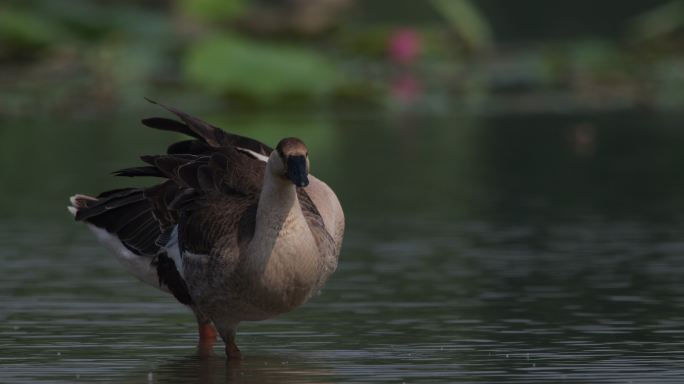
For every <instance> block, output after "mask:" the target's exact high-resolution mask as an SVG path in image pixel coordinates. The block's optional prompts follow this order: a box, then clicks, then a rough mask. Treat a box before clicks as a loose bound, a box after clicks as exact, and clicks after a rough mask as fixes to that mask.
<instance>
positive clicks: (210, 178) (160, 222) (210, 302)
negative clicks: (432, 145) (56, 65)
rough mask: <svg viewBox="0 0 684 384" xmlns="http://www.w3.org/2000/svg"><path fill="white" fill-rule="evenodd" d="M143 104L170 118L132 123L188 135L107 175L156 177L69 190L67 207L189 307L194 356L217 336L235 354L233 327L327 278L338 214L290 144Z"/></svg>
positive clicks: (336, 243)
mask: <svg viewBox="0 0 684 384" xmlns="http://www.w3.org/2000/svg"><path fill="white" fill-rule="evenodd" d="M150 102H152V103H155V104H158V105H160V106H161V107H163V108H164V109H166V110H167V111H168V112H170V113H171V114H173V115H175V117H176V118H177V119H169V118H163V117H154V118H148V119H144V120H142V123H143V125H145V126H147V127H151V128H155V129H159V130H164V131H172V132H178V133H182V134H185V135H188V136H190V137H192V139H190V140H184V141H180V142H177V143H174V144H171V145H170V146H169V147H168V149H167V151H166V154H162V155H145V156H141V159H142V161H143V162H144V163H146V165H144V166H137V167H132V168H125V169H122V170H119V171H116V172H114V175H117V176H124V177H144V176H147V177H156V178H160V179H161V182H160V183H158V184H154V185H152V186H150V187H132V188H123V189H116V190H110V191H106V192H103V193H100V194H99V195H97V196H89V195H84V194H76V195H74V196H72V197H71V198H70V203H71V204H70V205H69V207H68V209H69V211H70V212H71V214H72V215H73V216H74V217H75V220H76V221H80V222H84V223H85V224H86V225H87V226H88V227H89V228H90V230H91V231H92V232H93V233H94V234H95V236H96V237H97V238H98V239H99V240H100V241H101V242H102V243H104V244H105V245H106V246H108V247H109V248H111V249H112V250H113V251H114V253H115V255H116V256H117V259H118V260H119V261H120V262H121V264H123V266H124V267H125V268H126V269H127V270H128V271H129V272H130V273H131V274H133V275H134V276H135V277H136V278H138V279H139V280H141V281H143V282H144V283H147V284H149V285H152V286H154V287H156V288H159V289H161V290H162V291H165V292H167V293H170V294H171V295H173V296H174V297H175V298H176V300H178V301H179V302H180V303H182V304H184V305H186V306H187V307H189V308H190V309H191V310H192V312H193V313H194V315H195V317H196V320H197V326H198V333H199V343H198V346H199V348H200V352H202V351H203V352H204V353H211V351H212V350H213V346H214V343H215V341H216V338H217V334H218V336H220V337H221V338H222V339H223V341H224V343H225V351H226V354H227V356H228V358H231V359H232V358H237V359H241V358H242V355H241V352H240V349H239V348H238V347H237V344H236V340H235V339H236V331H237V327H238V325H239V324H240V322H243V321H256V320H264V319H269V318H272V317H274V316H276V315H279V314H283V313H285V312H288V311H290V310H292V309H294V308H296V307H298V306H300V305H302V304H304V303H305V302H306V301H307V300H308V299H309V298H311V297H312V295H314V294H316V293H317V292H318V291H319V290H320V289H321V288H322V287H323V285H324V284H325V282H326V281H327V280H328V278H329V277H330V275H331V274H332V273H333V272H334V271H335V269H336V267H337V260H338V256H339V254H340V248H341V245H342V239H343V236H344V225H345V222H344V213H343V211H342V207H341V205H340V202H339V201H338V199H337V196H336V195H335V193H334V192H333V190H332V189H331V188H330V187H329V186H328V185H327V184H325V183H324V182H323V181H321V180H319V179H318V178H316V177H314V176H313V175H311V174H309V153H308V149H307V147H306V145H305V144H304V143H303V142H302V140H300V139H297V138H292V137H290V138H284V139H282V140H281V141H280V142H279V143H278V145H277V146H276V148H275V150H274V149H272V148H270V147H268V146H266V145H265V144H263V143H261V142H259V141H257V140H254V139H250V138H247V137H243V136H239V135H236V134H231V133H228V132H225V131H223V130H221V129H220V128H218V127H215V126H213V125H211V124H209V123H206V122H204V121H202V120H200V119H198V118H196V117H193V116H191V115H189V114H187V113H185V112H182V111H180V110H178V109H176V108H173V107H169V106H166V105H163V104H160V103H156V102H154V101H151V100H150Z"/></svg>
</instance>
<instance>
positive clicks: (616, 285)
mask: <svg viewBox="0 0 684 384" xmlns="http://www.w3.org/2000/svg"><path fill="white" fill-rule="evenodd" d="M220 118H221V117H220V116H219V117H217V119H219V120H220ZM677 122H678V119H677V117H669V118H668V117H657V116H649V115H643V114H642V115H626V114H620V115H598V116H592V115H588V116H502V117H491V118H488V117H482V116H442V117H434V116H419V115H407V116H400V117H396V116H394V117H392V116H381V117H377V116H371V117H368V116H366V117H349V116H345V117H339V116H338V117H334V116H333V117H296V118H294V117H285V118H283V117H278V118H276V117H273V118H262V119H260V120H254V119H249V118H245V119H224V121H223V122H222V125H224V126H232V127H235V129H236V130H238V131H241V132H244V133H249V134H251V135H254V136H257V137H260V138H262V139H263V140H265V141H269V142H271V143H273V142H275V141H277V138H278V137H279V136H285V135H291V134H295V135H299V136H301V137H303V138H304V139H305V140H306V141H308V142H309V143H310V147H311V148H310V150H311V156H312V167H313V170H314V173H315V174H316V175H317V176H319V177H321V178H323V179H324V180H327V181H328V182H329V183H330V185H332V186H333V187H334V188H335V190H336V191H337V192H338V195H339V196H340V199H341V200H342V203H343V205H344V207H345V211H346V214H347V221H348V230H347V236H346V238H345V245H344V250H343V253H342V256H341V260H340V267H339V270H338V272H337V273H336V274H335V275H334V277H333V279H332V280H331V281H330V282H329V284H328V285H327V286H326V288H325V289H324V290H323V291H322V292H321V294H320V295H319V296H318V297H315V298H314V299H313V300H312V301H311V302H310V303H308V304H307V305H306V306H304V307H302V308H300V309H298V310H296V311H294V312H292V313H290V314H287V315H285V316H282V317H279V318H277V319H274V320H270V321H266V322H260V323H245V324H244V325H242V326H241V328H240V331H239V337H238V343H239V345H240V346H241V348H242V350H243V353H244V354H245V356H246V357H245V359H244V360H243V361H242V362H239V363H235V362H233V363H226V362H225V360H224V358H223V356H222V352H221V350H220V349H218V348H217V351H216V352H217V353H216V356H215V357H213V358H210V359H206V360H202V359H199V358H197V357H196V355H195V349H194V344H195V343H196V335H195V325H194V320H193V317H192V315H191V314H190V313H189V311H187V310H185V309H184V308H183V307H182V306H180V305H179V304H177V303H175V302H174V301H173V300H172V299H171V298H169V297H166V296H165V295H164V294H163V293H161V292H156V291H155V290H153V289H149V288H148V287H147V286H145V285H143V284H142V283H138V282H137V281H135V280H134V279H133V278H131V277H130V276H128V275H126V273H125V272H124V271H123V269H122V268H121V267H120V266H119V265H117V263H116V261H115V259H114V258H113V257H111V255H109V254H108V253H107V251H106V250H105V249H103V248H101V247H100V246H99V245H98V244H97V243H96V241H95V240H94V239H93V238H92V237H91V236H90V235H89V233H87V231H86V230H85V228H83V227H81V226H79V225H76V224H74V223H72V222H71V220H70V219H69V217H68V215H67V214H66V210H65V209H64V207H65V205H66V204H65V203H66V201H65V198H66V197H67V196H68V195H69V194H70V193H72V192H86V193H95V192H98V191H99V190H102V189H106V188H113V187H116V186H120V185H123V184H122V183H124V182H130V180H123V181H122V180H119V181H117V180H113V179H112V178H111V177H109V176H108V175H107V172H109V171H111V170H114V169H116V168H119V167H124V166H129V165H132V164H135V160H134V159H135V156H137V155H138V154H140V153H154V152H158V151H160V150H161V149H162V148H163V147H164V145H165V144H166V143H168V142H170V141H172V140H173V139H176V138H177V137H169V135H168V134H164V133H156V132H150V131H146V130H144V129H142V128H137V127H136V125H135V122H134V119H120V120H116V121H108V122H99V123H97V124H95V123H93V122H76V123H69V124H65V125H64V126H63V127H60V126H54V125H48V124H44V123H42V122H31V123H26V122H21V123H19V122H17V123H15V124H14V125H13V123H11V122H10V124H8V125H6V127H7V129H5V128H3V130H0V149H1V150H2V151H1V152H0V153H2V155H0V156H2V160H3V162H2V165H1V166H0V177H2V179H3V187H2V189H0V213H1V214H2V216H1V217H2V219H0V244H2V247H1V248H0V264H1V265H2V272H1V277H2V278H1V279H0V382H13V383H15V382H55V383H61V382H74V381H77V380H79V381H83V382H98V381H104V382H120V383H129V382H130V383H139V382H147V383H154V382H160V383H161V382H179V383H187V382H226V381H228V382H246V383H249V382H254V383H268V382H277V383H281V382H285V383H287V382H293V383H294V382H297V383H299V382H315V383H321V382H462V383H468V382H477V383H483V382H521V383H523V382H525V383H528V382H592V383H598V382H604V383H624V382H630V381H631V382H672V383H675V382H681V381H682V379H684V368H682V367H684V365H683V363H684V361H683V360H684V357H683V356H684V299H683V297H684V292H683V291H684V287H683V286H682V283H681V282H682V276H684V262H682V253H683V252H684V231H683V229H684V228H683V226H682V224H681V222H682V221H681V218H682V214H681V212H683V211H684V199H683V196H684V194H683V193H682V192H684V181H683V180H684V178H682V177H681V169H684V168H683V166H684V164H682V163H684V156H682V155H681V153H682V152H681V148H682V144H684V132H682V131H680V129H679V128H680V127H678V125H677ZM19 127H20V128H21V129H19ZM36 138H40V139H36ZM132 138H135V139H132ZM20 158H25V159H26V160H25V161H24V162H23V163H20V162H18V159H20ZM19 164H21V165H19Z"/></svg>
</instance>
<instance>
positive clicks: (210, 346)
mask: <svg viewBox="0 0 684 384" xmlns="http://www.w3.org/2000/svg"><path fill="white" fill-rule="evenodd" d="M197 330H198V332H199V343H198V344H197V349H198V350H199V353H200V356H210V355H211V353H212V352H213V350H214V343H216V336H217V335H218V332H216V328H214V326H213V325H212V324H211V323H210V322H207V323H200V322H198V323H197Z"/></svg>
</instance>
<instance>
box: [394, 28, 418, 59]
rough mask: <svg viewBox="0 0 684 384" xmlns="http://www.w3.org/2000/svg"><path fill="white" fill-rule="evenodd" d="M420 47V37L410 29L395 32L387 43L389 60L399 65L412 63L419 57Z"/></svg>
mask: <svg viewBox="0 0 684 384" xmlns="http://www.w3.org/2000/svg"><path fill="white" fill-rule="evenodd" d="M421 47H422V44H421V39H420V35H419V34H418V32H417V31H416V30H415V29H412V28H400V29H397V30H395V31H394V32H392V34H391V36H390V38H389V42H388V50H389V56H390V58H391V59H392V61H394V62H397V63H400V64H408V63H411V62H413V61H414V60H415V59H416V58H417V57H418V56H419V55H420V51H421Z"/></svg>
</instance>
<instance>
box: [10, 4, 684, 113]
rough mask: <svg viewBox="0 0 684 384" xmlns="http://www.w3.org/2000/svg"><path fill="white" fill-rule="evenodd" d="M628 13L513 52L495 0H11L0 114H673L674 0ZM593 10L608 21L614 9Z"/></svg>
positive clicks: (680, 21) (680, 8) (677, 24)
mask: <svg viewBox="0 0 684 384" xmlns="http://www.w3.org/2000/svg"><path fill="white" fill-rule="evenodd" d="M312 4H317V6H316V7H312V6H311V5H312ZM325 4H334V6H333V5H330V6H328V7H329V8H325V7H326V5H325ZM344 4H350V5H352V6H353V8H352V10H351V11H350V12H344V11H341V9H344V7H343V5H344ZM526 4H527V5H526ZM533 4H536V3H535V2H534V1H531V0H530V1H527V0H526V1H524V2H521V3H518V5H516V9H515V10H514V11H515V12H513V10H512V11H511V12H510V13H511V15H512V16H511V20H513V22H515V17H516V16H515V15H518V16H520V17H522V16H521V15H527V14H529V13H530V12H532V13H534V12H535V9H541V8H540V6H539V4H537V5H536V8H535V7H533V6H532V5H533ZM602 4H603V3H602ZM635 4H636V2H635V1H628V2H626V3H617V2H615V4H614V6H613V8H612V9H613V10H615V11H618V10H620V9H622V8H625V9H627V8H629V9H632V10H634V11H630V12H631V13H629V14H628V15H629V17H627V16H625V17H623V18H622V19H620V20H622V21H621V22H620V23H621V26H620V27H616V28H613V29H618V30H620V29H621V30H622V31H623V33H622V34H621V35H619V36H611V37H606V36H598V35H578V36H576V37H574V38H571V39H568V38H565V39H557V40H551V39H549V38H548V37H547V36H545V35H544V34H543V33H542V34H541V35H540V36H539V37H538V38H537V39H536V40H530V41H526V42H523V43H521V42H519V41H516V42H515V43H514V44H511V43H510V42H509V40H507V38H508V36H507V35H506V34H505V33H503V32H502V31H506V30H507V29H506V28H505V26H504V24H503V22H502V21H501V17H502V16H501V15H502V12H503V11H501V10H505V9H510V7H511V6H510V3H509V2H505V1H503V0H500V1H498V2H497V1H496V0H487V1H478V2H475V1H469V0H431V1H429V2H415V1H411V0H398V1H394V2H390V1H389V0H387V1H378V2H373V4H370V3H365V2H361V1H358V0H357V1H354V0H329V1H326V2H318V1H316V0H311V1H310V2H300V1H293V0H268V1H266V0H174V1H168V2H167V1H161V0H120V1H111V0H6V1H5V2H4V3H3V4H2V6H0V85H1V86H0V99H1V100H2V102H1V103H0V114H18V115H21V114H25V113H26V111H30V110H33V109H35V108H41V107H44V108H46V109H50V110H55V111H59V112H65V111H66V112H73V111H79V112H80V111H82V110H83V109H84V108H83V106H84V105H90V106H95V105H101V106H111V105H123V106H126V105H127V104H139V101H140V99H141V98H142V97H143V96H156V95H159V94H160V93H161V94H164V95H166V96H165V98H171V99H178V98H181V99H182V98H185V99H184V100H183V103H186V101H187V98H188V96H186V95H193V97H192V99H195V100H200V103H201V102H202V101H203V100H218V101H222V100H226V99H234V98H239V99H240V100H247V101H248V102H250V103H252V104H254V105H256V106H260V105H269V106H271V105H274V104H277V103H280V102H282V101H283V100H286V101H287V103H288V105H291V103H292V102H293V101H297V102H301V103H303V104H307V103H310V102H311V101H312V100H315V101H319V100H325V101H329V102H333V101H338V100H340V99H344V100H348V99H354V100H356V101H360V102H362V103H366V102H368V101H371V102H373V103H378V102H379V103H383V102H385V101H387V100H388V99H389V100H390V101H393V100H395V99H398V100H399V105H400V106H401V107H402V108H403V107H405V106H406V104H407V103H409V104H416V103H417V104H421V103H423V104H429V105H428V107H430V105H432V106H437V107H439V106H440V105H442V106H443V105H449V104H450V103H451V99H454V98H455V99H464V100H465V101H466V103H467V104H468V105H475V106H479V107H480V108H490V107H491V105H492V100H494V101H493V103H494V104H495V105H519V104H520V103H517V101H518V100H519V99H520V98H521V95H522V96H524V97H529V98H530V100H531V101H529V102H527V104H526V105H533V104H535V103H536V104H537V105H539V106H541V107H540V108H544V106H545V105H547V103H548V102H549V100H551V98H549V97H547V96H548V94H558V93H559V92H565V93H566V94H568V95H570V97H566V98H564V99H563V100H565V101H564V102H566V103H567V102H576V103H580V104H581V103H586V102H587V100H600V101H601V102H600V105H601V106H606V105H611V104H610V103H609V102H606V100H617V99H619V102H617V103H615V104H612V105H620V106H623V105H627V104H629V103H630V102H631V103H632V104H640V103H644V102H646V103H656V104H657V105H658V106H665V107H667V108H671V107H673V106H676V105H677V103H676V102H675V101H676V100H684V87H680V85H682V80H681V76H680V75H679V74H680V72H681V71H679V70H678V69H677V68H679V67H680V66H681V65H682V63H684V58H683V55H682V54H681V49H680V47H681V46H682V44H681V43H682V32H684V31H683V30H684V1H683V0H663V1H660V0H658V1H654V2H653V4H643V3H642V5H640V6H638V7H637V6H636V5H635ZM581 6H582V5H581V4H579V3H578V5H576V7H581ZM506 7H508V8H506ZM564 7H565V8H568V7H570V6H569V5H567V4H565V5H564ZM568 9H569V8H568ZM601 9H602V10H603V13H602V14H603V15H605V17H608V16H610V15H611V13H610V11H611V6H609V5H605V4H604V5H602V6H601ZM373 12H375V13H374V14H371V13H373ZM503 13H506V12H503ZM613 13H615V12H613ZM417 15H419V16H417ZM626 15H627V14H626ZM538 16H539V17H541V15H538ZM524 20H529V19H524ZM611 22H613V23H615V22H616V21H614V20H613V21H611ZM297 23H299V24H297ZM300 24H301V25H304V26H306V27H302V28H298V27H293V25H300ZM301 25H300V26H301ZM311 25H315V26H317V27H316V28H313V29H312V28H311V27H310V26H311ZM573 25H574V24H573ZM526 27H528V25H522V24H521V25H520V28H526ZM508 28H510V27H508ZM589 29H590V28H589ZM397 31H403V32H402V33H403V36H404V37H401V34H400V33H399V34H398V33H397ZM407 34H408V35H410V36H414V37H413V38H412V39H413V41H407V40H405V37H406V36H407ZM402 39H404V40H402ZM409 40H411V39H409ZM393 44H394V45H393ZM402 44H403V45H402ZM406 44H408V46H407V45H406ZM411 44H413V45H414V46H413V47H409V46H410V45H411ZM393 49H394V50H395V52H394V53H393V52H392V50H393ZM402 49H403V50H406V49H409V50H413V51H414V52H413V53H412V54H410V55H409V56H411V58H410V59H397V58H396V57H395V56H393V55H395V54H397V53H396V52H399V51H401V50H402ZM406 52H408V51H406ZM37 95H39V96H40V97H37ZM340 95H342V96H344V97H343V98H340V97H339V96H340ZM586 95H591V96H592V97H586ZM498 97H515V98H516V99H515V100H513V101H515V102H512V103H498V102H497V101H496V100H497V98H498ZM559 100H560V99H559ZM568 100H570V101H568ZM624 100H631V101H627V102H626V104H625V102H624ZM590 102H592V103H593V102H594V101H590ZM390 104H391V103H390ZM95 108H96V107H95Z"/></svg>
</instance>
